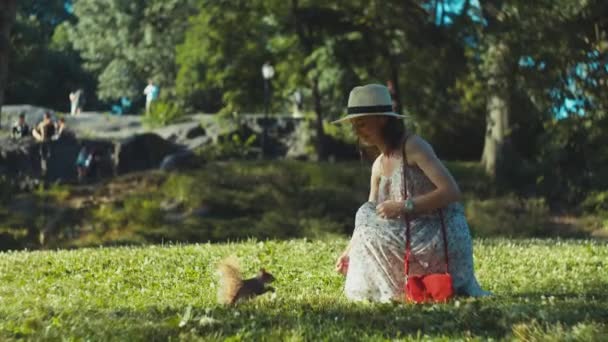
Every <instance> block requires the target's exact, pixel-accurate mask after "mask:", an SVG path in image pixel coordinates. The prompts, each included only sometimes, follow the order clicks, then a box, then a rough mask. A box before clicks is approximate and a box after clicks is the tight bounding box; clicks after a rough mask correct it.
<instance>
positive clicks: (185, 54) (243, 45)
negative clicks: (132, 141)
mask: <svg viewBox="0 0 608 342" xmlns="http://www.w3.org/2000/svg"><path fill="white" fill-rule="evenodd" d="M263 17H264V13H263V12H261V8H260V2H259V1H243V0H239V1H220V2H217V1H201V2H200V11H199V12H198V14H196V15H193V16H192V17H191V19H190V20H189V22H188V23H189V27H188V29H187V31H186V33H185V39H184V42H183V44H180V45H178V46H177V49H176V51H177V56H176V62H177V65H178V66H179V71H178V73H177V78H176V90H177V95H178V97H179V98H180V99H181V100H184V101H185V102H187V103H190V104H192V105H194V106H196V108H197V109H203V110H204V111H208V112H215V111H217V110H218V109H220V108H224V111H225V112H227V113H232V112H238V113H241V112H248V111H253V110H254V108H258V109H261V108H262V104H263V103H262V101H260V99H263V96H264V94H263V83H262V82H263V81H262V77H261V73H260V68H261V66H262V64H263V63H264V61H265V58H266V56H267V54H268V51H267V49H266V46H265V45H266V42H265V38H266V34H265V27H267V26H268V25H267V24H266V20H260V18H263ZM213 94H215V95H216V96H215V99H214V97H213V96H210V95H213ZM220 99H221V101H219V100H220ZM201 100H207V102H206V103H202V101H201Z"/></svg>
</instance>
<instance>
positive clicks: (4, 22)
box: [0, 0, 17, 126]
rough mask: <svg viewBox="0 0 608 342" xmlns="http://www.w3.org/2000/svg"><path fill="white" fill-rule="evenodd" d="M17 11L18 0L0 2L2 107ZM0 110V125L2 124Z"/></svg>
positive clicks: (0, 86)
mask: <svg viewBox="0 0 608 342" xmlns="http://www.w3.org/2000/svg"><path fill="white" fill-rule="evenodd" d="M16 12H17V1H15V0H5V1H2V2H1V3H0V109H1V108H2V105H3V104H4V88H5V86H6V80H7V76H8V58H9V53H10V32H11V27H12V26H13V22H14V21H15V15H16ZM1 120H2V113H1V112H0V126H1V125H2V121H1Z"/></svg>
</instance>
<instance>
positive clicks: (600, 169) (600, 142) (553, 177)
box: [536, 116, 608, 208]
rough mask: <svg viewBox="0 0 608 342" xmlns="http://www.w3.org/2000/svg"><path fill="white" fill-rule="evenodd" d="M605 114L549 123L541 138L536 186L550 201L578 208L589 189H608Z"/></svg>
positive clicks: (607, 136)
mask: <svg viewBox="0 0 608 342" xmlns="http://www.w3.org/2000/svg"><path fill="white" fill-rule="evenodd" d="M606 123H608V120H607V119H606V118H605V117H600V118H594V117H592V116H584V117H579V116H571V117H568V118H566V119H562V120H559V121H551V122H548V123H547V124H546V126H545V130H546V133H545V134H544V135H543V136H541V137H540V141H541V143H540V144H541V146H542V148H541V149H540V151H539V154H538V155H537V161H536V166H537V178H536V183H537V184H536V185H537V187H538V189H539V192H540V193H541V194H543V195H544V196H546V197H547V198H548V199H549V200H550V201H552V202H557V203H559V204H561V205H566V206H569V207H573V208H577V207H579V205H580V204H581V202H582V201H583V200H584V199H585V197H586V196H587V194H588V193H589V192H594V191H595V192H596V191H606V190H607V189H608V179H607V178H606V177H605V175H606V174H607V173H608V152H607V150H606V149H605V146H606V144H608V135H606V134H605V133H604V129H603V127H608V126H605V125H606Z"/></svg>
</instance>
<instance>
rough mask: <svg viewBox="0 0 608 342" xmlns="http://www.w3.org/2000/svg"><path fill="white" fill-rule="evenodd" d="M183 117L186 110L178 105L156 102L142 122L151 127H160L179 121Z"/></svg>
mask: <svg viewBox="0 0 608 342" xmlns="http://www.w3.org/2000/svg"><path fill="white" fill-rule="evenodd" d="M183 115H184V110H183V108H182V107H181V106H179V105H178V104H177V103H175V102H164V101H155V102H153V103H152V105H151V107H150V111H149V112H148V113H146V114H145V115H144V117H143V120H142V121H143V122H144V124H145V125H147V126H149V127H160V126H166V125H168V124H170V123H174V122H176V121H178V120H179V119H180V118H181V117H182V116H183Z"/></svg>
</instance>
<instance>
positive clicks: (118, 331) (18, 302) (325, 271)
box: [0, 239, 608, 341]
mask: <svg viewBox="0 0 608 342" xmlns="http://www.w3.org/2000/svg"><path fill="white" fill-rule="evenodd" d="M346 243H347V241H346V240H345V239H331V240H328V241H325V242H324V241H309V240H290V241H281V242H277V241H265V242H261V241H256V240H251V241H247V242H244V243H238V244H235V243H229V244H196V245H186V246H150V247H147V248H124V247H121V248H91V249H81V250H76V251H73V250H72V251H69V250H66V251H43V252H10V253H0V296H1V298H2V303H3V305H1V306H0V317H2V320H0V339H2V340H124V341H139V340H204V341H220V340H243V339H244V340H296V341H303V340H314V341H320V340H331V341H343V340H344V341H358V340H375V341H385V340H386V341H388V340H391V341H392V340H429V341H447V340H450V341H451V340H490V339H492V340H530V341H532V340H534V341H539V340H547V341H549V340H562V339H572V340H585V341H587V340H602V338H603V337H604V336H605V335H606V334H607V333H608V326H607V324H608V322H607V320H606V315H605V313H606V311H607V310H608V304H607V303H608V302H607V301H606V294H605V287H606V285H607V283H608V279H607V278H606V273H605V272H602V270H603V269H605V268H606V266H607V264H606V263H607V260H608V248H607V247H606V245H605V244H604V243H598V242H594V241H589V240H579V241H563V240H555V239H550V240H521V241H512V240H501V239H493V240H476V241H475V244H474V251H475V268H476V273H477V276H478V279H479V281H480V283H481V285H482V287H484V288H485V289H488V290H490V291H492V292H493V293H494V296H492V297H489V298H483V299H471V298H457V299H455V300H453V301H451V302H450V303H448V304H439V305H410V304H373V303H353V302H349V301H347V300H346V299H345V298H344V296H343V295H342V291H343V284H344V278H343V277H341V276H339V275H338V274H336V273H335V272H334V271H333V264H334V261H335V258H336V257H337V256H338V255H339V253H340V252H341V251H342V249H343V248H344V247H345V245H346ZM228 255H236V256H237V257H238V258H239V259H240V260H241V264H242V266H243V274H244V275H245V276H246V277H249V276H252V275H254V274H255V272H256V271H257V270H258V269H259V268H260V267H265V268H266V269H268V270H269V271H270V272H272V273H273V274H274V275H275V276H276V279H277V280H276V281H275V283H274V284H273V286H274V287H275V288H276V289H277V291H276V294H274V295H272V294H265V295H263V296H261V297H259V298H257V299H254V300H252V301H249V302H245V303H242V304H240V305H238V306H237V307H225V306H222V305H218V304H217V303H216V290H217V284H218V280H217V277H216V273H215V271H216V269H215V267H216V265H217V263H218V262H219V261H220V260H221V259H222V258H224V257H226V256H228ZM24 270H27V271H24ZM573 274H575V276H573ZM277 322H280V323H281V324H277Z"/></svg>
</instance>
